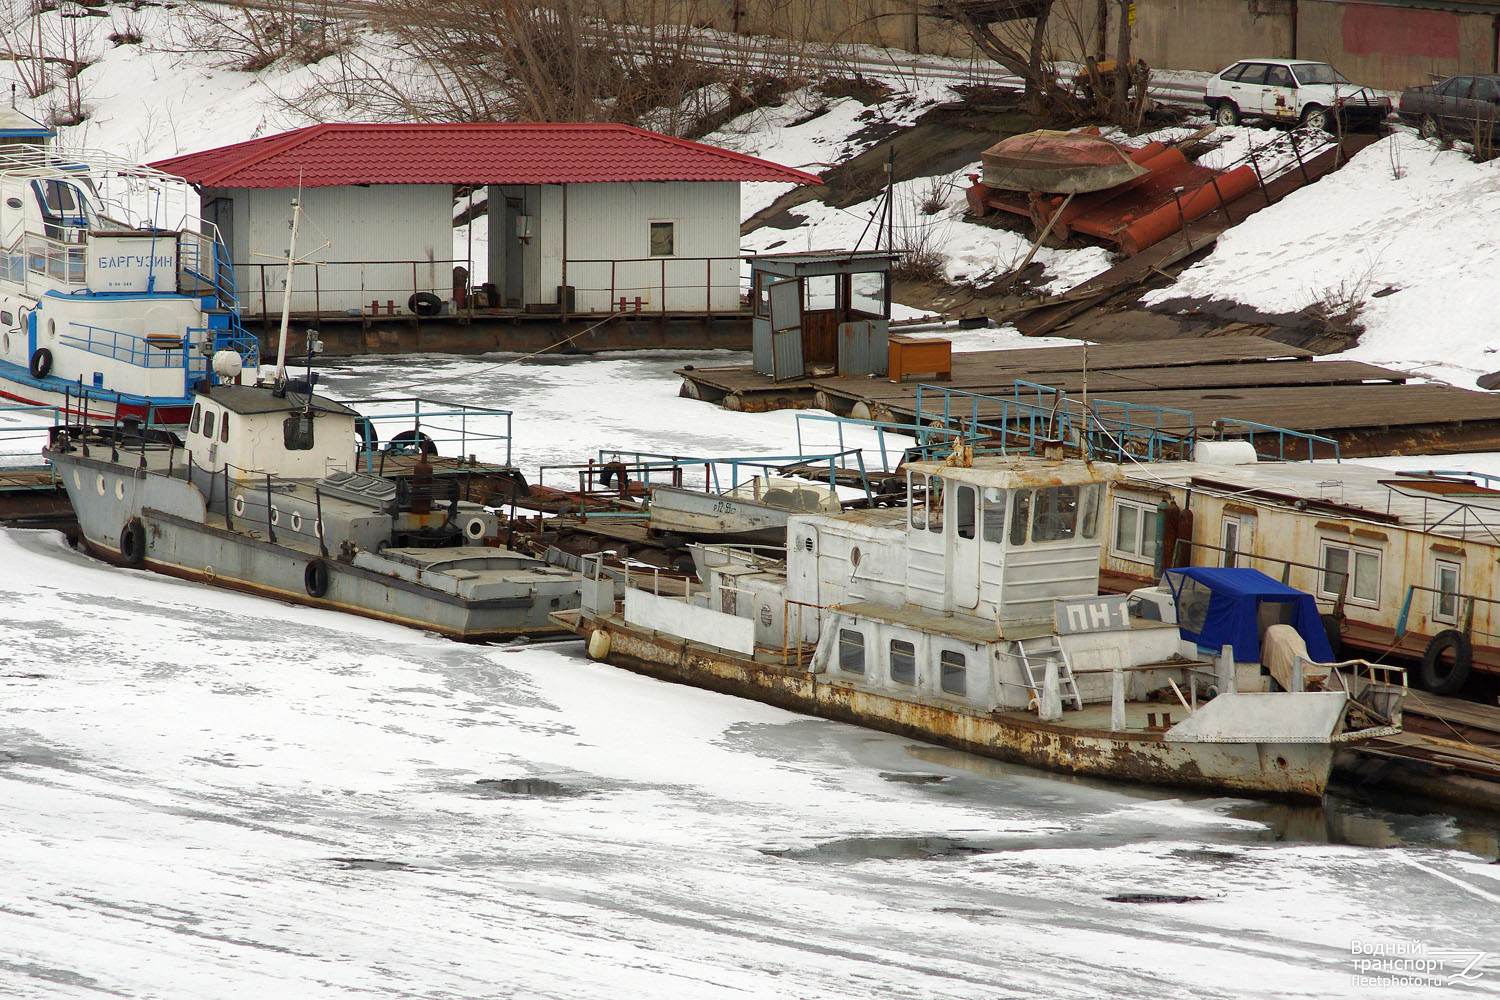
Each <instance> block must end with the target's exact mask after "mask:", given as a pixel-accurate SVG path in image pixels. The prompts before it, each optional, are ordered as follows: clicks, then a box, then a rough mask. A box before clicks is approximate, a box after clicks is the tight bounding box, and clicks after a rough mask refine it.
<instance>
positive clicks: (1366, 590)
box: [1318, 541, 1380, 608]
mask: <svg viewBox="0 0 1500 1000" xmlns="http://www.w3.org/2000/svg"><path fill="white" fill-rule="evenodd" d="M1318 564H1319V565H1320V566H1322V567H1323V571H1322V572H1321V573H1319V574H1318V596H1320V597H1327V598H1330V599H1336V598H1337V597H1338V596H1339V594H1340V593H1343V594H1344V599H1345V600H1347V601H1349V602H1350V603H1353V604H1364V605H1367V606H1369V607H1372V608H1376V607H1379V606H1380V552H1379V551H1378V550H1377V549H1367V548H1363V547H1360V546H1356V545H1346V544H1343V543H1341V542H1330V541H1324V542H1323V544H1322V551H1321V553H1320V556H1319V559H1318ZM1346 580H1347V581H1348V583H1347V590H1346V589H1345V587H1346V584H1345V581H1346Z"/></svg>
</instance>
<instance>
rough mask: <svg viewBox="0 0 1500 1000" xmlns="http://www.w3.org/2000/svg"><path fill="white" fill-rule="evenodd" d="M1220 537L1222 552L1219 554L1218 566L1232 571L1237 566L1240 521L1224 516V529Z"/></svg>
mask: <svg viewBox="0 0 1500 1000" xmlns="http://www.w3.org/2000/svg"><path fill="white" fill-rule="evenodd" d="M1220 537H1221V538H1222V540H1223V547H1224V551H1223V552H1221V553H1219V565H1220V566H1223V567H1224V568H1225V569H1234V568H1235V567H1236V566H1237V565H1239V562H1238V560H1237V558H1236V557H1237V556H1238V555H1239V554H1240V519H1239V518H1237V517H1229V516H1228V515H1225V517H1224V529H1223V532H1222V533H1221V536H1220Z"/></svg>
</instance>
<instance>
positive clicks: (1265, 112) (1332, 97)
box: [1203, 59, 1391, 132]
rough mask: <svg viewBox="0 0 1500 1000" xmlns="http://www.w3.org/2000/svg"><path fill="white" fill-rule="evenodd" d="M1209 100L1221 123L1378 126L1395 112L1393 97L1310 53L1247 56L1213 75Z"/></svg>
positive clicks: (1206, 95)
mask: <svg viewBox="0 0 1500 1000" xmlns="http://www.w3.org/2000/svg"><path fill="white" fill-rule="evenodd" d="M1203 103H1204V104H1207V105H1208V107H1209V110H1210V111H1212V112H1213V116H1214V121H1215V122H1217V123H1218V124H1220V125H1236V124H1238V123H1239V121H1240V119H1241V118H1266V119H1271V120H1273V121H1282V122H1291V123H1294V124H1300V125H1305V126H1307V127H1309V128H1319V129H1322V130H1323V131H1325V132H1335V131H1339V130H1341V129H1356V128H1360V127H1362V126H1363V127H1370V126H1374V125H1376V124H1378V123H1379V122H1381V121H1383V120H1384V119H1385V117H1386V116H1387V115H1389V114H1390V113H1391V102H1390V99H1389V98H1387V97H1385V96H1384V95H1382V94H1379V93H1377V92H1376V91H1373V90H1371V89H1370V88H1368V87H1357V86H1355V85H1354V84H1352V83H1350V82H1349V81H1348V80H1347V79H1346V78H1345V77H1344V74H1342V73H1340V72H1339V71H1338V70H1336V69H1334V68H1333V67H1332V66H1330V65H1328V64H1327V63H1320V62H1308V61H1307V60H1306V59H1241V60H1240V61H1239V62H1237V63H1235V64H1234V65H1233V66H1231V67H1229V68H1228V69H1226V70H1224V72H1222V73H1219V74H1218V75H1216V76H1211V77H1209V78H1208V85H1207V86H1206V87H1205V88H1204V90H1203Z"/></svg>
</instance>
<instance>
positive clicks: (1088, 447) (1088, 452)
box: [1068, 195, 1094, 462]
mask: <svg viewBox="0 0 1500 1000" xmlns="http://www.w3.org/2000/svg"><path fill="white" fill-rule="evenodd" d="M1068 197H1070V198H1071V197H1072V195H1069V196H1068ZM1093 457H1094V449H1093V442H1092V441H1090V440H1089V342H1088V341H1087V340H1085V341H1084V342H1083V460H1084V461H1085V462H1087V461H1090V460H1092V459H1093Z"/></svg>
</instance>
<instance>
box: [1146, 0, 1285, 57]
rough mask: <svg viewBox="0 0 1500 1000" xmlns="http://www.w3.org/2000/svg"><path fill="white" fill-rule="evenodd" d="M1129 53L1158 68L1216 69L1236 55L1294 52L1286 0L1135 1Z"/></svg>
mask: <svg viewBox="0 0 1500 1000" xmlns="http://www.w3.org/2000/svg"><path fill="white" fill-rule="evenodd" d="M1135 8H1136V14H1135V30H1134V32H1133V33H1132V36H1131V56H1132V57H1133V58H1136V59H1144V60H1146V63H1147V64H1148V65H1150V66H1153V67H1158V68H1162V69H1196V70H1208V71H1211V72H1212V71H1216V70H1221V69H1223V68H1224V67H1226V66H1229V65H1230V64H1232V63H1234V62H1235V61H1237V60H1239V59H1245V58H1247V57H1252V56H1259V57H1261V58H1267V59H1278V58H1279V59H1288V58H1291V57H1292V11H1293V8H1294V5H1293V4H1292V3H1290V2H1288V0H1261V2H1259V3H1253V2H1251V0H1136V5H1135Z"/></svg>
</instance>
